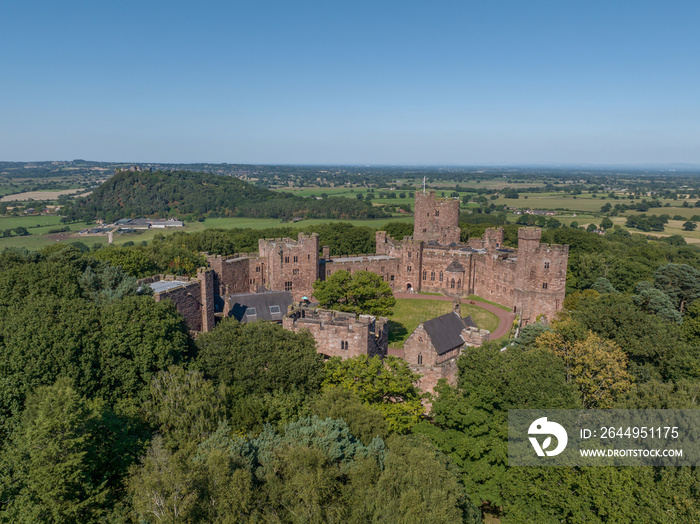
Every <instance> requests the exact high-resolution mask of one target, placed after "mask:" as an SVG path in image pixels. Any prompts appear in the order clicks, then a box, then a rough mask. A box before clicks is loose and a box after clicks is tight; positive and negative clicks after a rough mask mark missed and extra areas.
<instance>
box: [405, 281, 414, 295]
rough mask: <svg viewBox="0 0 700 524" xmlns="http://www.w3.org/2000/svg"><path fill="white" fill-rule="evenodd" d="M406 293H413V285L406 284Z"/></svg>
mask: <svg viewBox="0 0 700 524" xmlns="http://www.w3.org/2000/svg"><path fill="white" fill-rule="evenodd" d="M406 293H413V284H411V283H410V282H406Z"/></svg>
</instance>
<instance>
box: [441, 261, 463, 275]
mask: <svg viewBox="0 0 700 524" xmlns="http://www.w3.org/2000/svg"><path fill="white" fill-rule="evenodd" d="M445 271H448V272H450V273H464V266H463V265H462V264H460V263H459V262H457V261H456V260H453V261H452V263H451V264H450V265H449V266H447V269H445Z"/></svg>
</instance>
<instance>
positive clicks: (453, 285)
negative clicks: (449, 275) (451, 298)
mask: <svg viewBox="0 0 700 524" xmlns="http://www.w3.org/2000/svg"><path fill="white" fill-rule="evenodd" d="M450 288H451V289H454V288H455V279H454V278H453V279H452V280H450Z"/></svg>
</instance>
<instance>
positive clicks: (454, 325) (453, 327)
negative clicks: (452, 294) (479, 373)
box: [423, 312, 476, 355]
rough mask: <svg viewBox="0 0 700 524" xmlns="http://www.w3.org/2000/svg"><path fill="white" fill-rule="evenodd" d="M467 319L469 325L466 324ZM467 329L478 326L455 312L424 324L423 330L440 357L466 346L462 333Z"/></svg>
mask: <svg viewBox="0 0 700 524" xmlns="http://www.w3.org/2000/svg"><path fill="white" fill-rule="evenodd" d="M467 319H469V323H467V322H466V320H467ZM466 327H476V325H474V322H473V321H472V319H471V317H467V318H466V319H464V320H463V319H462V318H461V317H460V316H459V315H458V314H457V313H455V312H452V313H447V314H446V315H442V316H441V317H437V318H433V319H431V320H426V321H425V322H423V329H425V332H426V333H427V334H428V336H429V337H430V341H431V342H432V343H433V346H434V347H435V350H436V351H437V354H438V355H443V354H445V353H447V352H448V351H450V350H452V349H454V348H456V347H459V346H461V345H462V344H464V340H463V339H462V337H461V333H462V330H463V329H464V328H466Z"/></svg>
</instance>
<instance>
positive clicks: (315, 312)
mask: <svg viewBox="0 0 700 524" xmlns="http://www.w3.org/2000/svg"><path fill="white" fill-rule="evenodd" d="M282 326H283V327H284V328H285V329H288V330H290V331H294V332H299V331H301V330H307V331H309V332H310V333H311V334H312V335H313V337H314V339H315V340H316V345H317V351H318V352H319V353H321V354H323V355H325V356H327V357H340V358H342V359H347V358H351V357H357V356H360V355H369V356H375V355H378V356H381V357H383V356H385V355H386V354H387V350H388V347H389V327H388V320H387V319H386V317H374V316H371V315H359V316H357V315H355V314H353V313H343V312H340V311H331V310H323V309H311V308H294V309H292V311H290V313H289V314H288V315H286V316H285V317H284V319H282Z"/></svg>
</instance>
